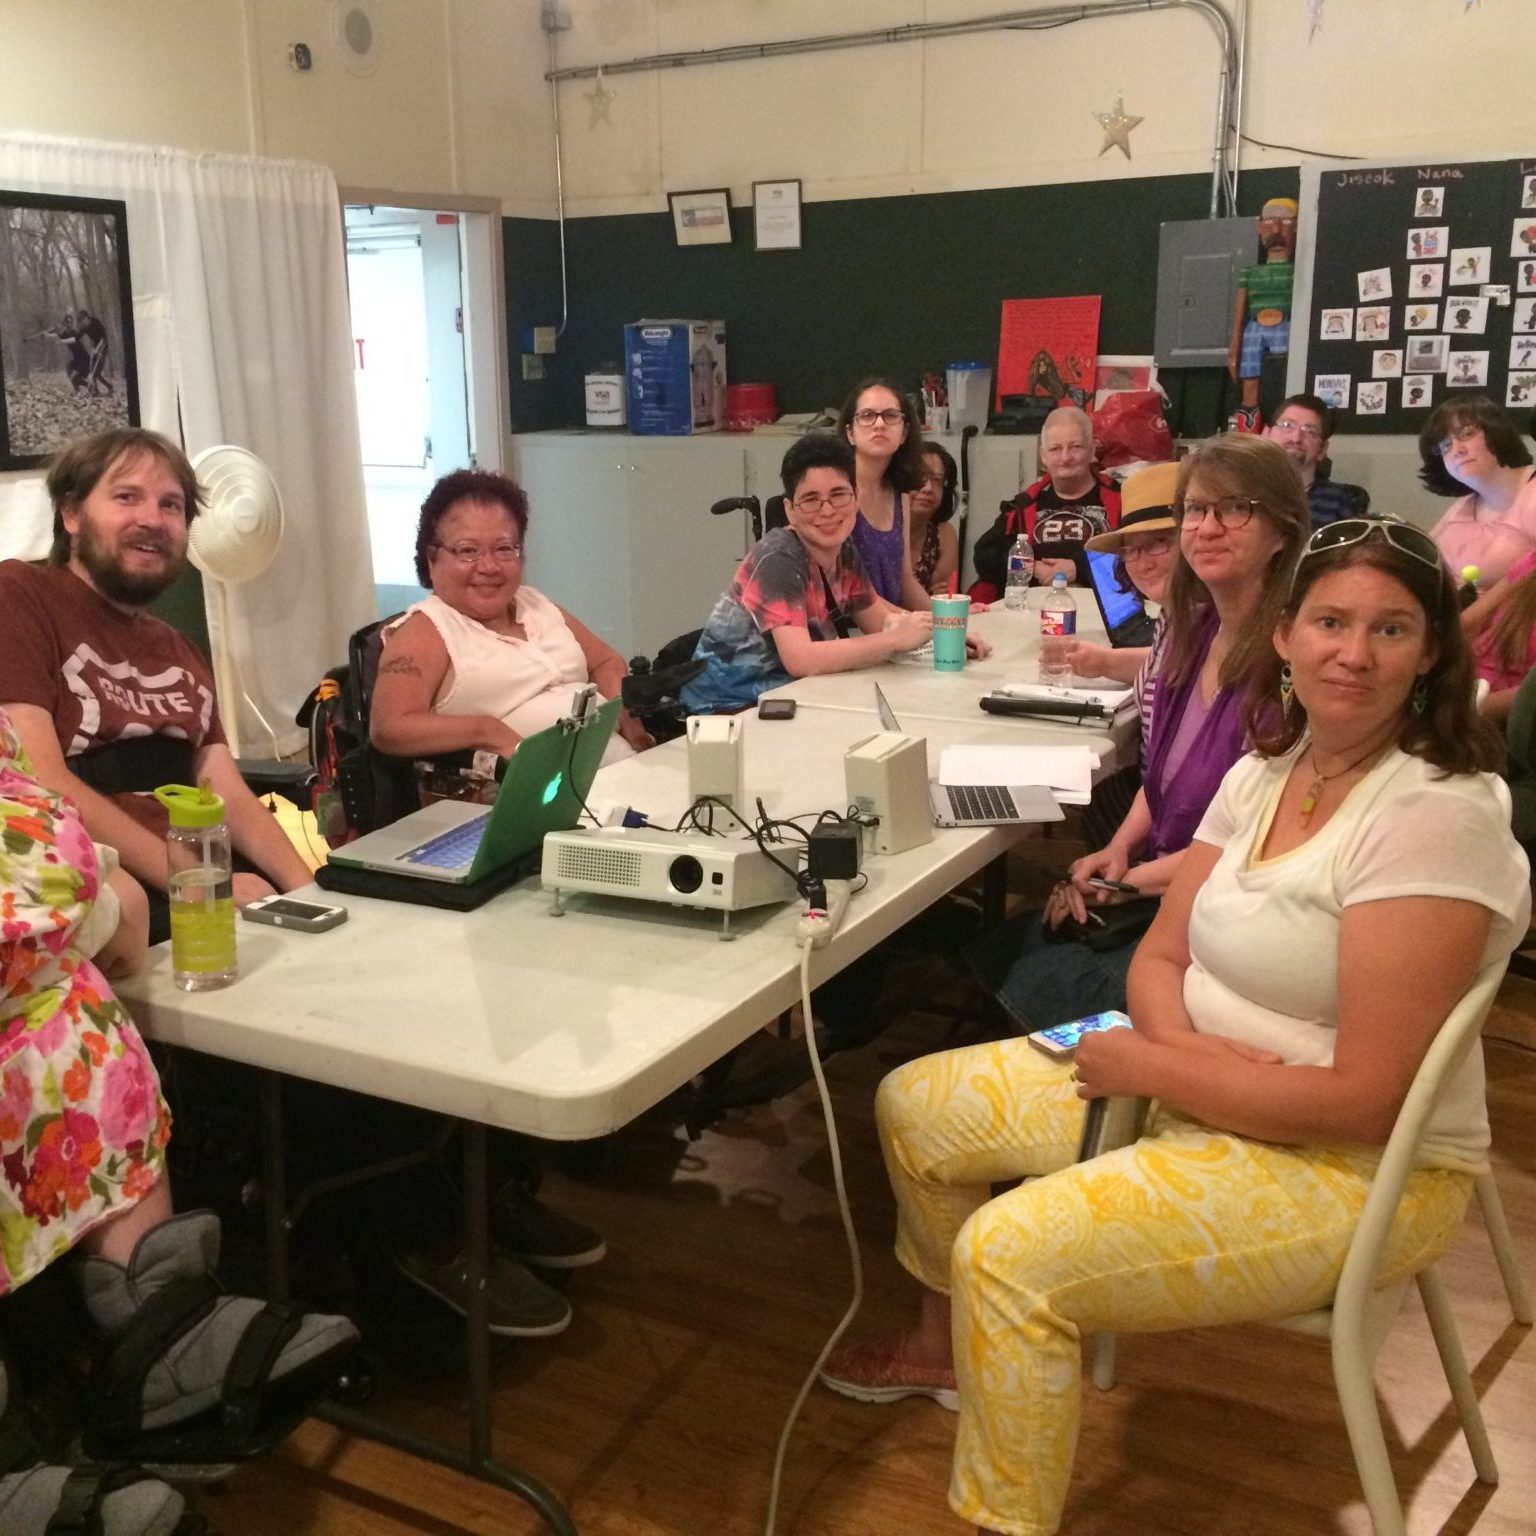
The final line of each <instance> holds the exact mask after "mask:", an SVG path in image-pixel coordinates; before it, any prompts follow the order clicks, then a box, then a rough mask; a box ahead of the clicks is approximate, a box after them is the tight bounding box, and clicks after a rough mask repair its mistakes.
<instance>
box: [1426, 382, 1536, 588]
mask: <svg viewBox="0 0 1536 1536" xmlns="http://www.w3.org/2000/svg"><path fill="white" fill-rule="evenodd" d="M1419 458H1420V461H1421V463H1422V466H1423V467H1422V468H1421V469H1420V471H1419V478H1420V479H1421V480H1422V481H1423V482H1424V485H1425V487H1426V488H1427V489H1428V490H1431V491H1433V492H1434V493H1435V495H1437V496H1457V497H1459V498H1460V499H1459V500H1458V501H1456V502H1455V503H1454V504H1453V505H1452V507H1451V509H1450V511H1449V512H1447V513H1446V514H1445V516H1444V517H1442V518H1441V519H1440V521H1439V522H1438V523H1436V524H1435V528H1434V539H1435V543H1436V544H1438V545H1439V546H1440V552H1441V553H1442V554H1443V555H1444V556H1445V563H1446V564H1447V565H1448V566H1449V567H1450V569H1451V572H1452V574H1453V575H1457V576H1459V575H1460V574H1461V571H1462V570H1463V568H1464V567H1466V566H1469V565H1475V566H1476V567H1477V569H1478V578H1477V579H1478V585H1479V586H1481V587H1484V588H1487V587H1489V586H1491V585H1492V584H1493V583H1494V582H1496V581H1498V580H1499V579H1500V578H1501V577H1502V576H1504V575H1505V574H1507V572H1508V571H1509V568H1510V566H1512V565H1513V564H1514V563H1515V561H1516V560H1518V559H1520V558H1521V556H1523V555H1528V554H1530V553H1531V552H1532V551H1533V550H1536V479H1533V470H1532V468H1531V452H1530V449H1529V448H1527V447H1526V445H1525V442H1524V440H1523V439H1522V438H1521V436H1520V431H1519V428H1517V427H1516V425H1515V424H1514V422H1513V421H1511V420H1510V418H1509V415H1508V413H1507V412H1506V411H1504V410H1502V409H1501V408H1500V407H1499V406H1497V405H1495V404H1494V403H1493V401H1492V400H1490V399H1489V398H1488V397H1487V396H1486V395H1458V396H1455V397H1453V398H1452V399H1449V400H1445V401H1442V402H1441V403H1440V405H1438V406H1437V407H1436V408H1435V409H1434V410H1433V411H1432V412H1431V413H1430V416H1429V420H1428V421H1426V422H1425V423H1424V429H1423V431H1421V432H1420V433H1419ZM1463 493H1465V494H1463Z"/></svg>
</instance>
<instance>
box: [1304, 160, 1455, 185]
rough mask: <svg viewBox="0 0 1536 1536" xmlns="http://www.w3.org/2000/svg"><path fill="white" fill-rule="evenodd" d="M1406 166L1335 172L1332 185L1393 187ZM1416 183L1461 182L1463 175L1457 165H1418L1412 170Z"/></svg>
mask: <svg viewBox="0 0 1536 1536" xmlns="http://www.w3.org/2000/svg"><path fill="white" fill-rule="evenodd" d="M1407 169H1408V168H1407V167H1406V166H1382V167H1380V168H1379V169H1378V170H1374V171H1337V172H1335V173H1334V177H1333V185H1334V186H1336V187H1395V186H1396V185H1397V175H1398V172H1399V171H1405V170H1407ZM1413 176H1414V179H1415V180H1417V181H1462V180H1464V179H1465V173H1464V172H1463V170H1462V168H1461V167H1460V166H1459V165H1420V166H1417V167H1415V168H1414V169H1413Z"/></svg>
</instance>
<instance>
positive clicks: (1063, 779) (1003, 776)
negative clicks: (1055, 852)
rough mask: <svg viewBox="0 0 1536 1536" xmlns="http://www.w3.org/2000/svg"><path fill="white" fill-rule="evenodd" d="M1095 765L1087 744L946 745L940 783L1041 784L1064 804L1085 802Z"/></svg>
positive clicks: (943, 752) (940, 766) (942, 757)
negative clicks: (1048, 745)
mask: <svg viewBox="0 0 1536 1536" xmlns="http://www.w3.org/2000/svg"><path fill="white" fill-rule="evenodd" d="M1098 765H1099V756H1098V753H1096V752H1095V751H1093V749H1092V748H1091V747H1087V746H1080V747H1027V746H1018V747H964V746H961V747H945V748H944V750H943V751H942V752H941V753H940V754H939V783H941V784H1043V785H1045V786H1046V787H1047V788H1049V789H1050V790H1052V791H1053V792H1054V793H1055V795H1056V798H1057V799H1058V800H1060V801H1061V803H1062V804H1063V805H1086V804H1087V803H1088V796H1089V794H1090V792H1091V791H1092V789H1093V770H1094V769H1095V768H1097V767H1098ZM1079 796H1080V797H1081V798H1078V797H1079Z"/></svg>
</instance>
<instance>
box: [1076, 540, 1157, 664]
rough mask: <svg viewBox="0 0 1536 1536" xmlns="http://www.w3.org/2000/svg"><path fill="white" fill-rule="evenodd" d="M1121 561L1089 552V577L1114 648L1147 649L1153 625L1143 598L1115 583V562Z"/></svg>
mask: <svg viewBox="0 0 1536 1536" xmlns="http://www.w3.org/2000/svg"><path fill="white" fill-rule="evenodd" d="M1117 558H1118V557H1117V556H1115V555H1112V554H1110V553H1109V552H1108V551H1105V550H1097V549H1090V550H1089V551H1088V575H1089V578H1090V580H1091V581H1092V582H1093V595H1094V597H1095V598H1096V599H1097V600H1098V604H1099V612H1100V613H1101V614H1103V615H1104V628H1105V629H1106V630H1107V631H1108V632H1109V643H1110V644H1111V645H1127V644H1130V645H1145V644H1146V643H1147V630H1148V629H1149V627H1150V625H1149V621H1148V619H1147V610H1146V609H1145V608H1144V607H1143V606H1142V602H1141V597H1140V595H1139V594H1138V593H1137V592H1136V591H1135V589H1134V588H1133V589H1132V590H1131V591H1129V592H1122V591H1121V590H1120V583H1119V582H1118V581H1116V580H1115V562H1116V559H1117Z"/></svg>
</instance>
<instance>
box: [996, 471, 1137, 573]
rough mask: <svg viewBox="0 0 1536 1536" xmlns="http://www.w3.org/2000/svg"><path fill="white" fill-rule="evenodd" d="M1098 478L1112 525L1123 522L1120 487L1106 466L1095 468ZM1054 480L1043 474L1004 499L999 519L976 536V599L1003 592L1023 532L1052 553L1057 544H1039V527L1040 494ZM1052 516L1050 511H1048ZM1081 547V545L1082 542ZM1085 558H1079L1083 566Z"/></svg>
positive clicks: (1044, 551)
mask: <svg viewBox="0 0 1536 1536" xmlns="http://www.w3.org/2000/svg"><path fill="white" fill-rule="evenodd" d="M1094 481H1095V483H1096V485H1097V487H1098V491H1099V500H1100V502H1101V503H1102V505H1103V507H1104V516H1105V518H1106V519H1107V521H1108V523H1109V526H1110V527H1111V528H1118V527H1119V526H1120V490H1119V487H1118V486H1117V485H1116V484H1115V482H1114V480H1112V479H1111V478H1110V477H1109V476H1108V475H1106V474H1105V473H1103V471H1102V470H1095V471H1094ZM1050 483H1051V477H1050V476H1049V475H1041V477H1040V478H1039V479H1038V480H1036V481H1035V482H1034V484H1033V485H1027V486H1025V487H1024V489H1023V490H1022V491H1020V492H1019V494H1018V495H1017V496H1015V497H1014V499H1013V500H1012V501H1007V502H1004V503H1003V507H1002V510H1001V511H1000V512H999V513H998V517H997V521H996V522H995V523H993V525H992V526H991V527H990V528H989V529H987V531H986V532H985V533H984V534H982V536H981V537H980V538H979V539H977V540H976V548H975V552H974V556H973V558H974V560H975V562H976V580H975V581H974V582H973V583H972V584H971V588H970V595H971V599H972V601H974V602H978V603H995V602H996V601H997V600H998V599H999V598H1000V597H1001V596H1002V595H1003V588H1004V586H1006V585H1007V581H1008V551H1009V550H1011V549H1012V548H1013V541H1014V540H1015V539H1017V538H1018V536H1019V534H1020V533H1021V532H1023V533H1024V534H1025V535H1026V536H1027V537H1028V539H1029V542H1030V544H1031V545H1036V546H1037V547H1036V550H1035V553H1036V555H1037V556H1038V555H1041V554H1047V555H1048V554H1050V553H1052V552H1054V550H1055V549H1056V548H1058V547H1059V548H1062V550H1063V552H1065V546H1057V545H1055V544H1054V542H1053V541H1046V542H1045V543H1042V544H1038V545H1037V541H1036V530H1037V528H1038V526H1039V521H1040V496H1041V494H1042V493H1043V492H1044V491H1045V490H1046V488H1047V487H1048V486H1049V485H1050ZM1047 515H1048V516H1049V515H1050V514H1049V512H1048V513H1047ZM1077 547H1079V548H1080V547H1081V546H1080V545H1078V546H1077ZM1081 564H1082V559H1081V557H1080V558H1079V567H1081ZM1078 577H1079V580H1080V581H1086V579H1087V572H1086V571H1085V570H1082V569H1081V568H1080V569H1079V571H1078Z"/></svg>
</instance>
